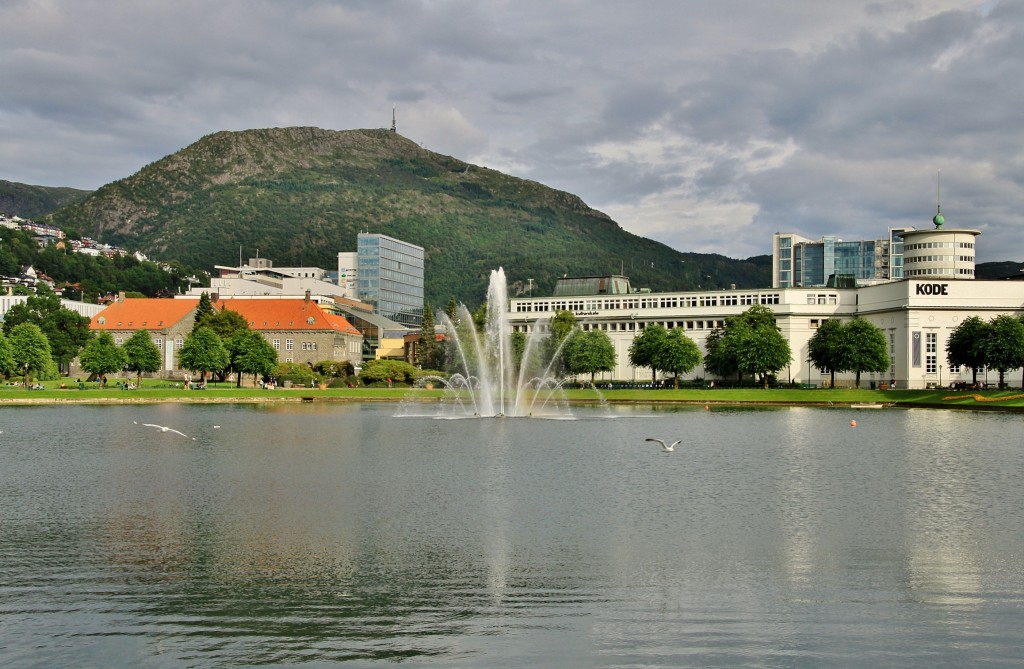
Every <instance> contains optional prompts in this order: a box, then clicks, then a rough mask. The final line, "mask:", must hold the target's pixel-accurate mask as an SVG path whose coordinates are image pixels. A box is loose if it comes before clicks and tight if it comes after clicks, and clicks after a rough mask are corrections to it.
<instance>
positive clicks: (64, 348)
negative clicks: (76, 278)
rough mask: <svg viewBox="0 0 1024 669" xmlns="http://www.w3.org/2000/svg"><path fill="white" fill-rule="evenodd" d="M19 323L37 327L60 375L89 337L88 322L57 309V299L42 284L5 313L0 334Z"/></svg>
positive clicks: (58, 297)
mask: <svg viewBox="0 0 1024 669" xmlns="http://www.w3.org/2000/svg"><path fill="white" fill-rule="evenodd" d="M21 323H35V324H36V325H38V326H39V328H40V329H41V330H42V331H43V334H44V335H46V339H47V341H49V343H50V355H51V356H52V358H53V360H54V361H55V362H56V363H57V365H58V367H59V368H60V370H61V371H62V372H64V371H66V370H67V369H68V368H69V367H70V365H71V361H72V360H74V359H75V357H76V356H77V355H78V352H79V351H81V350H82V347H83V346H85V345H86V344H87V343H88V342H89V340H90V339H92V336H93V335H92V331H91V330H90V329H89V319H88V318H87V317H85V316H82V315H80V314H78V313H76V312H74V311H71V310H70V309H66V308H65V307H64V306H63V305H61V302H60V296H58V295H57V294H56V293H54V292H53V291H52V290H51V289H50V287H49V286H47V285H46V284H45V283H41V284H40V285H39V286H38V288H37V289H36V294H35V295H31V296H29V297H28V299H26V300H25V301H24V302H22V303H20V304H15V305H13V306H12V307H11V308H10V309H9V310H8V311H7V313H6V314H5V315H4V332H6V333H8V334H9V333H10V332H11V329H12V328H14V326H16V325H20V324H21Z"/></svg>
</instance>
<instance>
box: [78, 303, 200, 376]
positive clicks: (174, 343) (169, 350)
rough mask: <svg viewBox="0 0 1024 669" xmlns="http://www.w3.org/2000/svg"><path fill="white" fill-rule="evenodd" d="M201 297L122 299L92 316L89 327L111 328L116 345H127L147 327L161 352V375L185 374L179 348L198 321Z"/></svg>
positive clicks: (95, 328)
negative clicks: (179, 362)
mask: <svg viewBox="0 0 1024 669" xmlns="http://www.w3.org/2000/svg"><path fill="white" fill-rule="evenodd" d="M197 306H199V300H198V299H182V300H167V299H157V298H150V297H128V298H123V297H122V298H118V299H117V300H115V301H114V302H111V303H110V304H109V305H108V306H107V308H106V309H104V310H103V311H101V312H100V313H98V314H96V315H95V316H93V317H92V323H90V325H89V327H90V328H92V329H93V330H96V331H101V330H103V331H107V332H109V333H110V335H111V336H112V337H113V338H114V343H115V344H118V345H120V344H123V343H124V342H126V341H128V339H129V338H130V337H131V336H132V335H133V334H135V333H136V332H138V331H139V330H147V331H148V332H149V336H150V338H151V339H152V340H153V343H154V344H156V347H157V349H158V350H159V351H160V358H161V360H162V363H161V370H160V372H159V374H160V376H174V375H180V374H182V373H183V370H181V369H179V368H178V358H177V355H176V353H177V351H178V349H180V348H181V346H182V344H184V343H185V337H188V335H189V333H191V332H192V326H193V324H194V323H195V318H196V307H197Z"/></svg>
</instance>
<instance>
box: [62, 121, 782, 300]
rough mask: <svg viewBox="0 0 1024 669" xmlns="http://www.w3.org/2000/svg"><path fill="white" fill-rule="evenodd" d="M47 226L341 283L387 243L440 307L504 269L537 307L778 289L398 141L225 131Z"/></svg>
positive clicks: (576, 203) (766, 269)
mask: <svg viewBox="0 0 1024 669" xmlns="http://www.w3.org/2000/svg"><path fill="white" fill-rule="evenodd" d="M48 222H50V223H53V224H55V225H58V226H60V227H65V228H73V229H75V230H78V231H80V232H81V233H82V234H86V235H89V236H91V237H93V238H96V239H99V240H102V241H104V242H107V243H112V244H117V245H120V246H124V247H127V248H131V249H139V250H142V251H143V252H145V253H146V254H148V255H150V257H156V258H165V259H171V258H174V259H177V260H180V261H181V262H183V263H184V264H186V265H189V266H194V267H208V268H212V266H213V265H215V264H221V265H235V264H236V263H237V262H238V259H239V256H240V255H241V256H243V257H244V258H249V257H253V256H255V255H257V253H258V255H259V256H260V257H264V258H269V259H271V260H273V262H274V263H275V264H276V265H279V266H302V265H306V266H320V267H325V268H333V267H336V266H337V253H338V252H339V251H354V250H355V248H356V235H357V233H359V232H361V231H367V232H377V233H383V234H386V235H389V236H392V237H396V238H399V239H402V240H405V241H408V242H411V243H413V244H417V245H419V246H423V247H424V249H425V252H426V277H427V281H426V283H427V296H426V298H427V301H428V302H429V303H430V304H432V305H434V306H435V307H443V306H444V305H445V304H446V303H447V302H448V299H449V298H450V297H452V296H454V297H455V298H456V299H457V300H459V301H462V302H465V303H466V304H474V303H479V302H480V301H482V299H483V296H484V293H485V291H486V284H487V280H488V276H489V273H490V270H492V269H495V268H497V267H498V266H503V267H504V268H505V272H506V275H507V276H508V277H509V281H510V284H511V285H513V286H514V287H515V288H517V289H518V290H520V291H525V290H526V288H527V287H528V286H532V289H533V291H534V294H544V293H545V292H550V291H551V290H552V289H553V288H554V283H555V280H556V279H557V278H558V277H560V276H562V275H565V274H569V275H595V274H620V273H622V274H626V275H628V276H629V277H630V279H631V281H632V284H633V286H634V287H647V288H650V289H652V290H681V289H686V288H691V287H692V288H696V287H697V286H698V285H703V287H705V288H706V287H708V286H717V287H727V286H728V285H729V284H732V283H735V284H736V285H737V286H738V287H750V288H753V287H763V286H767V285H770V269H771V259H770V257H767V256H761V257H758V258H751V259H749V260H746V261H738V260H733V259H730V258H726V257H724V256H720V255H713V254H692V253H679V252H678V251H675V250H673V249H671V248H670V247H668V246H666V245H664V244H661V243H658V242H655V241H652V240H649V239H645V238H642V237H638V236H636V235H633V234H631V233H629V232H626V231H625V230H623V229H622V228H620V227H619V226H618V225H617V224H616V223H615V221H613V220H612V219H611V218H609V217H608V216H607V215H605V214H603V213H601V212H599V211H596V210H594V209H591V208H590V207H588V206H587V205H586V204H585V203H584V202H583V201H582V200H581V199H580V198H578V197H576V196H575V195H571V194H569V193H565V192H562V191H558V190H554V189H552V188H548V187H546V186H543V185H542V184H539V183H537V182H534V181H528V180H525V179H519V178H515V177H511V176H508V175H505V174H502V173H501V172H497V171H495V170H491V169H487V168H483V167H479V166H477V165H471V164H469V163H466V162H463V161H461V160H458V159H456V158H452V157H450V156H445V155H441V154H438V153H434V152H431V151H428V150H426V149H423V148H422V147H420V146H419V145H417V144H416V143H415V142H413V141H411V140H409V139H407V138H405V137H403V136H401V135H399V134H397V133H395V132H392V131H389V130H348V131H332V130H322V129H318V128H273V129H263V130H247V131H242V132H218V133H215V134H212V135H209V136H207V137H204V138H202V139H200V140H199V141H197V142H196V143H194V144H192V145H190V146H188V147H186V148H184V149H182V150H180V151H178V152H176V153H174V154H172V155H169V156H167V157H165V158H162V159H161V160H158V161H157V162H155V163H152V164H151V165H148V166H146V167H144V168H143V169H141V170H140V171H139V172H137V173H136V174H134V175H132V176H130V177H128V178H125V179H121V180H119V181H115V182H113V183H110V184H107V185H105V186H103V187H102V188H100V189H99V190H97V191H96V192H95V193H93V194H92V195H90V196H89V197H88V198H86V199H85V200H83V201H82V202H78V203H76V204H72V205H70V206H68V207H64V208H63V209H61V210H59V211H57V212H55V213H54V214H53V215H52V216H51V217H50V219H49V221H48ZM681 225H682V223H681ZM708 277H710V279H708ZM531 280H532V281H531Z"/></svg>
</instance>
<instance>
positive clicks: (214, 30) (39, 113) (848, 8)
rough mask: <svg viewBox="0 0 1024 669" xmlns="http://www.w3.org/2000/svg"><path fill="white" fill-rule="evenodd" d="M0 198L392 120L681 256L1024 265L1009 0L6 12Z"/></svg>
mask: <svg viewBox="0 0 1024 669" xmlns="http://www.w3.org/2000/svg"><path fill="white" fill-rule="evenodd" d="M0 25H2V26H4V27H5V29H4V30H3V38H2V39H0V179H7V180H10V181H19V182H23V183H30V184H40V185H48V186H74V187H78V188H89V189H92V188H97V187H99V186H101V185H103V184H105V183H108V182H110V181H112V180H114V179H118V178H121V177H125V176H128V175H130V174H132V173H134V172H136V171H137V170H139V169H140V168H141V167H143V166H145V165H146V164H148V163H150V162H153V161H154V160H157V159H159V158H161V157H163V156H165V155H167V154H169V153H172V152H174V151H177V150H178V149H180V148H182V147H184V146H187V145H188V144H191V143H192V142H194V141H196V140H197V139H199V138H200V137H202V136H203V135H206V134H209V133H211V132H216V131H218V130H244V129H248V128H263V127H281V126H318V127H322V128H330V129H337V130H346V129H353V128H376V127H386V126H389V125H390V123H391V112H392V108H393V107H394V108H395V109H396V110H397V118H398V130H399V132H400V133H401V134H402V135H404V136H406V137H409V138H410V139H412V140H414V141H416V142H418V143H420V144H422V145H423V146H424V147H426V148H428V149H431V150H434V151H439V152H441V153H445V154H449V155H452V156H456V157H458V158H460V159H463V160H467V161H469V162H473V163H477V164H482V165H486V166H488V167H492V168H494V169H498V170H502V171H504V172H507V173H509V174H513V175H516V176H520V177H524V178H528V179H534V180H537V181H540V182H542V183H544V184H547V185H549V186H553V187H555V188H559V189H562V190H566V191H569V192H572V193H575V194H577V195H579V196H581V197H582V198H583V199H584V200H585V201H586V202H587V203H588V204H589V205H591V206H592V207H595V208H597V209H600V210H601V211H604V212H606V213H608V214H609V215H611V216H612V217H613V218H614V219H615V220H616V221H617V222H618V223H619V224H620V225H621V226H622V227H624V228H625V229H627V230H629V231H631V232H634V233H636V234H639V235H643V236H645V237H650V238H653V239H657V240H659V241H662V242H665V243H666V244H668V245H670V246H672V247H674V248H676V249H679V250H681V251H697V252H708V253H722V254H724V255H727V256H730V257H734V258H745V257H748V256H751V255H756V254H762V253H770V252H771V233H773V232H777V231H784V232H797V233H799V234H803V235H805V236H807V237H811V238H815V239H816V238H819V237H821V236H822V235H826V234H834V235H838V236H840V237H842V238H844V239H873V238H880V237H884V236H885V235H886V230H887V228H889V227H893V226H903V225H912V226H916V227H929V226H930V219H931V217H932V215H934V213H935V207H936V196H937V190H938V188H937V186H938V181H939V180H938V178H937V175H938V174H939V172H940V171H941V175H942V176H941V201H942V213H943V214H944V215H945V216H946V220H947V227H971V228H978V229H980V230H982V232H983V233H984V234H983V236H982V237H981V238H980V239H979V250H978V259H979V261H983V262H984V261H993V260H1016V261H1024V235H1022V234H1021V232H1020V230H1021V222H1022V220H1024V219H1022V216H1024V3H1022V2H1021V1H1020V0H992V1H986V2H979V1H972V0H894V1H888V0H881V1H878V2H862V1H859V0H842V1H841V2H822V1H820V0H778V1H775V2H757V1H756V0H631V1H630V2H622V1H619V2H610V1H607V0H406V1H399V0H350V1H346V2H342V1H329V0H322V1H317V0H309V1H302V2H299V1H296V0H218V1H217V2H209V1H207V0H202V1H200V0H175V1H174V2H163V3H157V2H138V1H134V0H133V1H130V2H127V1H121V0H114V1H111V0H0Z"/></svg>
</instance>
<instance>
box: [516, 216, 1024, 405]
mask: <svg viewBox="0 0 1024 669" xmlns="http://www.w3.org/2000/svg"><path fill="white" fill-rule="evenodd" d="M978 234H979V233H978V231H977V230H948V229H947V230H942V229H941V228H940V227H939V226H938V225H937V226H936V228H935V229H934V230H922V231H910V232H906V233H904V235H903V236H904V239H905V240H906V241H905V245H906V246H905V250H904V254H905V256H904V263H905V269H906V271H907V272H908V276H909V277H910V278H907V279H904V280H900V281H890V282H887V283H880V284H876V285H871V286H863V287H859V288H768V289H761V290H716V291H698V292H679V293H635V292H629V293H621V292H620V293H615V294H612V293H611V292H605V293H604V294H589V295H561V296H558V297H534V298H515V299H512V300H510V312H511V313H510V314H509V318H510V322H511V324H512V326H513V327H514V328H515V329H517V330H520V331H525V332H530V331H534V330H537V329H538V328H541V329H543V328H545V322H546V320H547V319H549V318H551V317H553V316H554V315H555V313H556V312H557V311H560V310H568V311H571V312H572V313H574V314H575V315H576V318H577V321H578V323H579V324H580V327H582V328H583V329H584V330H591V329H600V330H603V331H605V332H606V333H607V334H608V336H609V337H610V338H611V340H612V342H613V343H614V345H615V351H616V356H617V360H618V363H617V365H616V367H615V370H614V371H612V372H611V373H606V374H604V375H602V377H601V378H603V379H605V380H613V379H614V380H623V381H636V382H638V383H642V382H644V381H645V380H648V381H649V380H650V378H651V372H650V370H649V369H647V368H635V367H633V366H632V365H630V364H629V347H630V345H631V344H632V342H633V338H634V337H636V335H637V334H638V333H639V332H640V331H641V330H642V329H643V328H644V327H645V326H646V325H648V324H652V323H659V324H661V325H662V326H664V327H666V328H683V329H684V331H685V332H686V334H687V336H689V337H690V338H691V339H693V340H694V341H695V342H696V343H697V345H698V346H699V347H700V348H701V351H702V352H706V349H705V342H706V340H707V336H708V334H710V333H711V331H712V330H714V329H716V328H720V327H722V326H723V325H724V323H725V319H726V318H728V317H729V316H736V315H739V314H741V313H742V312H744V311H746V310H747V309H748V308H750V307H751V306H752V305H755V304H760V305H764V306H766V307H768V308H769V309H771V310H772V311H773V312H774V313H775V317H776V324H777V325H778V326H779V328H780V330H781V331H782V334H783V336H785V337H786V339H787V340H788V341H789V345H790V348H791V350H792V353H793V359H792V361H791V362H790V364H789V366H788V367H786V368H784V369H782V370H781V371H780V372H779V374H778V379H779V381H782V382H789V381H793V382H797V383H816V384H819V385H820V384H822V383H824V382H825V381H827V380H828V374H827V373H826V372H822V371H821V370H818V369H816V368H813V367H812V366H811V365H810V362H809V360H808V348H807V344H808V342H809V341H810V339H811V337H812V336H813V335H814V332H815V330H816V329H817V328H818V327H819V326H820V325H821V323H822V322H823V321H826V320H829V319H836V318H838V319H843V320H846V319H851V318H853V317H855V316H860V317H862V318H864V319H866V320H868V321H869V322H871V323H873V324H874V325H876V326H877V327H878V328H880V329H881V330H882V331H883V332H884V333H885V335H886V338H887V340H888V343H889V353H890V360H891V364H890V367H889V369H888V370H887V371H885V372H884V373H881V374H874V375H873V374H868V375H862V383H863V384H864V385H867V384H868V382H871V381H876V382H879V383H881V382H885V383H888V382H889V381H890V380H892V379H895V380H896V384H897V387H899V388H907V387H909V388H925V387H929V386H940V387H941V386H946V385H948V384H949V383H951V382H952V381H954V380H964V381H969V380H970V379H971V370H970V369H967V368H963V369H959V368H958V369H949V366H948V365H947V363H946V342H947V340H948V338H949V335H950V333H951V332H952V331H953V329H954V328H956V327H957V326H958V325H959V324H960V323H961V322H962V321H963V320H964V319H965V318H967V317H969V316H978V317H979V318H981V319H983V320H989V319H991V318H993V317H995V316H998V315H1002V314H1009V315H1013V316H1020V315H1021V314H1024V281H977V280H974V239H975V237H976V236H977V235H978ZM922 245H927V246H922ZM939 256H942V257H941V258H940V257H939ZM910 272H913V273H912V274H909V273H910ZM595 285H596V284H595ZM609 285H610V284H609ZM591 292H597V291H591ZM691 376H692V377H706V376H707V375H706V373H705V371H704V369H703V368H702V367H698V368H697V369H695V370H694V371H693V372H692V374H691ZM1007 378H1013V376H1012V375H1011V374H1008V375H1007ZM994 380H995V379H994V373H993V378H992V381H994ZM852 381H853V375H846V376H842V375H837V377H836V383H837V385H852Z"/></svg>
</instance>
